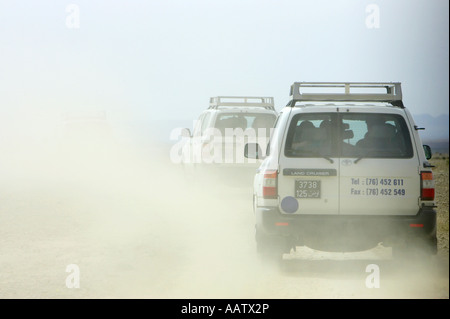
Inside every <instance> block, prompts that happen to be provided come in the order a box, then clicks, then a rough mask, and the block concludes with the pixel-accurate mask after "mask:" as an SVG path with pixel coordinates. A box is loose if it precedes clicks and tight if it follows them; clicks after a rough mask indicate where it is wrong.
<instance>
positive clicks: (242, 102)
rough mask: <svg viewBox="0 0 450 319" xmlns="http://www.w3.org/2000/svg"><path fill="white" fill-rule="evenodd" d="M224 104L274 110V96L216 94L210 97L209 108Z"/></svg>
mask: <svg viewBox="0 0 450 319" xmlns="http://www.w3.org/2000/svg"><path fill="white" fill-rule="evenodd" d="M222 106H232V107H240V106H242V107H249V106H251V107H263V108H266V109H270V110H274V109H275V105H274V100H273V97H265V96H215V97H211V98H210V99H209V108H210V109H217V108H219V107H222Z"/></svg>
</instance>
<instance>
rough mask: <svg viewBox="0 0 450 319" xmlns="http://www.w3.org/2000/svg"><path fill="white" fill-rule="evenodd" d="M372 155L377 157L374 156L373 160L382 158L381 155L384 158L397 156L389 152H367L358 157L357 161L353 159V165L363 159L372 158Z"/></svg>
mask: <svg viewBox="0 0 450 319" xmlns="http://www.w3.org/2000/svg"><path fill="white" fill-rule="evenodd" d="M372 155H378V156H375V158H382V156H383V155H384V156H386V155H397V154H394V153H392V152H389V151H370V152H367V153H366V154H364V155H361V156H360V157H358V158H357V159H355V160H354V161H353V163H354V164H356V163H358V162H359V161H360V160H362V159H363V158H368V157H372ZM388 158H389V157H388Z"/></svg>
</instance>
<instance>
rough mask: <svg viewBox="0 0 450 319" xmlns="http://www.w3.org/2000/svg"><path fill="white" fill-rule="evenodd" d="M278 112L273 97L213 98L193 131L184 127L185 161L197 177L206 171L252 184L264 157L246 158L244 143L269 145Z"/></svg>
mask: <svg viewBox="0 0 450 319" xmlns="http://www.w3.org/2000/svg"><path fill="white" fill-rule="evenodd" d="M277 114H278V113H277V112H276V111H275V107H274V100H273V97H250V96H245V97H241V96H218V97H212V98H210V106H209V108H208V109H206V110H205V111H204V112H202V113H201V114H200V117H199V118H198V120H197V121H196V123H195V124H194V129H193V132H192V134H191V132H190V130H189V129H185V130H184V134H185V138H186V140H187V141H186V143H184V146H183V148H182V163H183V164H184V165H185V167H187V168H188V170H189V171H191V172H192V171H195V174H196V175H195V176H196V178H198V177H199V176H198V175H199V173H205V174H206V175H207V176H208V177H220V178H221V180H222V181H224V182H230V180H232V181H234V182H235V183H233V184H237V185H242V186H245V187H250V188H251V186H252V180H253V176H254V174H255V170H256V169H257V168H258V166H259V165H260V164H261V160H255V159H247V158H245V157H244V146H245V144H246V143H248V142H259V144H261V145H267V142H268V140H269V137H270V133H271V131H272V130H273V125H274V123H275V120H276V118H277ZM224 177H225V178H224Z"/></svg>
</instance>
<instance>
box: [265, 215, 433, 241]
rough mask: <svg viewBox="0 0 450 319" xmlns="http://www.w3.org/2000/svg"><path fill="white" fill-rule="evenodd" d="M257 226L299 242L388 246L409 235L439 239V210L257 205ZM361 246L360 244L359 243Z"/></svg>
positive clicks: (267, 232) (271, 234) (267, 234)
mask: <svg viewBox="0 0 450 319" xmlns="http://www.w3.org/2000/svg"><path fill="white" fill-rule="evenodd" d="M256 215H257V216H256V219H257V225H256V226H257V228H258V231H259V233H260V234H261V235H264V236H285V237H289V238H291V239H293V240H294V242H296V243H297V244H305V245H307V246H311V247H313V246H314V245H315V244H316V243H338V242H342V241H344V242H346V243H354V244H357V243H358V242H360V243H361V246H367V245H369V246H370V245H371V244H373V245H376V244H377V243H379V242H383V244H385V245H386V246H391V245H392V244H393V243H396V242H398V241H401V240H404V239H405V238H415V237H421V238H424V239H429V240H431V241H433V240H435V239H436V210H435V209H434V208H433V207H422V208H420V209H419V211H418V212H417V214H416V215H414V216H396V215H383V216H362V215H359V216H354V215H286V214H281V213H280V211H279V209H278V207H258V208H257V209H256ZM356 246H358V245H356Z"/></svg>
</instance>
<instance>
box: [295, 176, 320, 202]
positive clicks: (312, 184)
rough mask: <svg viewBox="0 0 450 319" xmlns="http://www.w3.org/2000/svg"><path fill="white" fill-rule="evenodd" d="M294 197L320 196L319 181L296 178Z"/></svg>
mask: <svg viewBox="0 0 450 319" xmlns="http://www.w3.org/2000/svg"><path fill="white" fill-rule="evenodd" d="M295 197H297V198H320V181H317V180H296V181H295Z"/></svg>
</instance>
